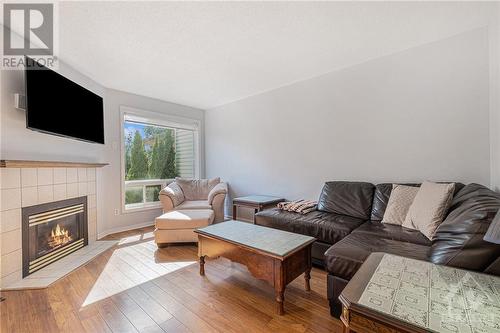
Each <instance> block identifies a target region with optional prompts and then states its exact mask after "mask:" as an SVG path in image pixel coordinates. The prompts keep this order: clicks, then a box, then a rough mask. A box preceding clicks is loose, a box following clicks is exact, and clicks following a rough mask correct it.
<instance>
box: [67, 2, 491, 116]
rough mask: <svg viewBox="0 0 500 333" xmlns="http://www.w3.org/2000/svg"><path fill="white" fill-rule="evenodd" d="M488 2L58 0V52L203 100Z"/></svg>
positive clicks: (164, 93) (269, 85) (414, 31)
mask: <svg viewBox="0 0 500 333" xmlns="http://www.w3.org/2000/svg"><path fill="white" fill-rule="evenodd" d="M493 5H494V4H491V3H466V2H459V3H455V2H447V3H432V2H420V3H410V2H399V3H395V2H369V3H367V2H364V3H362V2H293V3H291V2H211V3H208V2H189V3H188V2H183V3H178V2H61V3H60V5H59V13H60V15H59V17H60V21H59V23H60V26H59V27H60V28H59V34H60V54H59V55H60V58H61V59H62V60H63V61H64V62H66V63H68V64H69V65H70V66H72V67H74V68H75V69H77V70H79V71H81V72H82V73H84V74H86V75H88V76H89V77H91V78H92V79H94V80H96V81H97V82H98V83H100V84H102V85H104V86H106V87H108V88H113V89H119V90H123V91H127V92H132V93H135V94H140V95H145V96H149V97H154V98H158V99H162V100H167V101H171V102H176V103H180V104H185V105H190V106H194V107H199V108H202V109H210V108H213V107H215V106H219V105H222V104H226V103H229V102H232V101H235V100H238V99H242V98H244V97H248V96H251V95H255V94H258V93H261V92H264V91H267V90H271V89H274V88H277V87H280V86H283V85H288V84H290V83H292V82H295V81H300V80H303V79H307V78H310V77H314V76H317V75H321V74H324V73H327V72H330V71H332V70H336V69H339V68H343V67H346V66H350V65H353V64H357V63H360V62H364V61H367V60H369V59H373V58H377V57H380V56H383V55H386V54H390V53H394V52H397V51H401V50H404V49H407V48H410V47H414V46H417V45H421V44H425V43H428V42H431V41H435V40H439V39H442V38H446V37H449V36H452V35H454V34H457V33H460V32H463V31H467V30H471V29H474V28H478V27H482V26H485V25H487V23H488V17H489V12H490V11H491V6H493Z"/></svg>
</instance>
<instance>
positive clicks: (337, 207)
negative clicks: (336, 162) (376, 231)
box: [318, 181, 375, 220]
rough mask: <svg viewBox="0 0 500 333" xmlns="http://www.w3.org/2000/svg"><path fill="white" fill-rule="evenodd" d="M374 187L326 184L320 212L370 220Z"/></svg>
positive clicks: (364, 184)
mask: <svg viewBox="0 0 500 333" xmlns="http://www.w3.org/2000/svg"><path fill="white" fill-rule="evenodd" d="M374 188H375V187H374V185H373V184H370V183H364V182H345V181H334V182H326V183H325V185H324V186H323V190H322V191H321V195H320V196H319V200H318V210H320V211H323V212H328V213H336V214H341V215H347V216H352V217H357V218H360V219H365V220H368V219H369V218H370V213H371V209H372V201H373V191H374Z"/></svg>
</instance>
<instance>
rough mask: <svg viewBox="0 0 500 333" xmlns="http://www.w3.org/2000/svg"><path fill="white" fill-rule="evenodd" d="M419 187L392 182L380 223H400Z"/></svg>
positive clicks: (403, 219)
mask: <svg viewBox="0 0 500 333" xmlns="http://www.w3.org/2000/svg"><path fill="white" fill-rule="evenodd" d="M418 190H419V188H418V187H416V186H406V185H399V184H393V185H392V192H391V196H390V197H389V202H387V208H386V209H385V213H384V218H383V219H382V223H389V224H397V225H402V224H403V222H404V221H405V218H406V215H407V214H408V210H409V209H410V206H411V204H412V203H413V199H415V196H416V195H417V192H418Z"/></svg>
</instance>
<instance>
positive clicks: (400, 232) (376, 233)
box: [353, 221, 432, 246]
mask: <svg viewBox="0 0 500 333" xmlns="http://www.w3.org/2000/svg"><path fill="white" fill-rule="evenodd" d="M353 233H356V234H358V233H360V234H365V235H371V236H373V237H380V238H385V239H392V240H395V241H399V242H408V243H413V244H419V245H426V246H430V245H431V243H432V242H431V241H430V240H429V239H428V238H427V237H425V236H424V235H423V234H422V233H421V232H420V231H418V230H414V229H409V228H405V227H402V226H400V225H395V224H388V223H381V222H375V221H369V222H366V223H364V224H363V225H362V226H360V227H359V228H357V229H355V230H354V231H353Z"/></svg>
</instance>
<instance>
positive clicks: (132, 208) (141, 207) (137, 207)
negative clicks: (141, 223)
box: [122, 202, 162, 214]
mask: <svg viewBox="0 0 500 333" xmlns="http://www.w3.org/2000/svg"><path fill="white" fill-rule="evenodd" d="M161 208H162V207H161V203H160V202H155V203H151V204H142V203H141V204H130V205H125V206H124V207H123V208H122V214H129V213H136V212H143V211H147V210H153V209H161Z"/></svg>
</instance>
